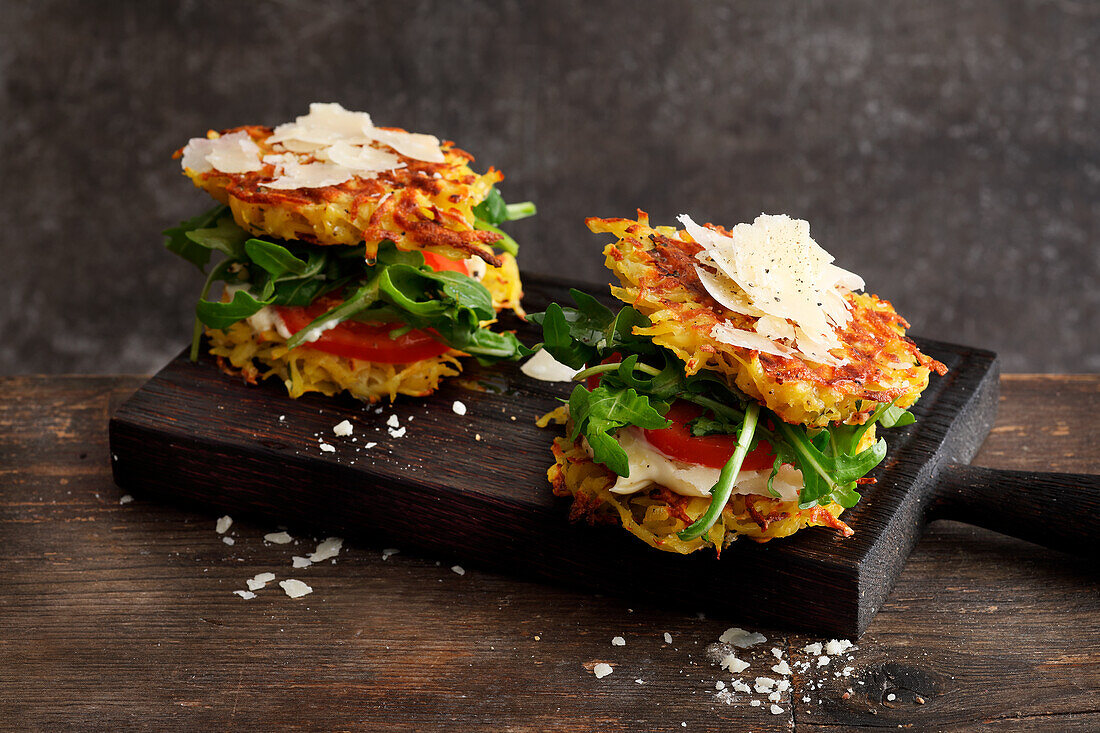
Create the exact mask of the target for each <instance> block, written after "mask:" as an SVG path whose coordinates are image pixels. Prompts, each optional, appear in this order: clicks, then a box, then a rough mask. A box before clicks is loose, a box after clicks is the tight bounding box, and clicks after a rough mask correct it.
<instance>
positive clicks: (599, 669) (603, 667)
mask: <svg viewBox="0 0 1100 733" xmlns="http://www.w3.org/2000/svg"><path fill="white" fill-rule="evenodd" d="M614 671H615V670H614V669H612V668H611V665H610V664H608V663H607V662H600V663H599V664H597V665H596V666H595V667H593V668H592V674H594V675H596V679H603V678H604V677H606V676H607V675H609V674H611V673H612V672H614Z"/></svg>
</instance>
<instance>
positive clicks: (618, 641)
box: [611, 636, 626, 646]
mask: <svg viewBox="0 0 1100 733" xmlns="http://www.w3.org/2000/svg"><path fill="white" fill-rule="evenodd" d="M611 646H626V639H624V638H623V637H621V636H616V637H613V638H612V639H611Z"/></svg>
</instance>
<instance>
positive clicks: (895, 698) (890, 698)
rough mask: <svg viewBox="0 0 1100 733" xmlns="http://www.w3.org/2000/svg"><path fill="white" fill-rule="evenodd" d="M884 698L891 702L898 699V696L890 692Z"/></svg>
mask: <svg viewBox="0 0 1100 733" xmlns="http://www.w3.org/2000/svg"><path fill="white" fill-rule="evenodd" d="M886 699H887V700H889V701H890V702H893V701H894V700H897V699H898V696H897V695H895V694H894V693H892V692H891V693H890V694H889V695H887V696H886Z"/></svg>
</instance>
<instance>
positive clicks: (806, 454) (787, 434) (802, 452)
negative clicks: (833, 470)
mask: <svg viewBox="0 0 1100 733" xmlns="http://www.w3.org/2000/svg"><path fill="white" fill-rule="evenodd" d="M778 428H779V432H781V433H782V434H783V437H784V438H785V439H786V441H787V443H788V444H790V446H791V447H792V448H794V449H795V451H796V452H797V453H798V454H799V456H801V458H802V460H804V461H805V462H806V464H807V465H809V466H811V467H812V468H813V469H814V472H815V473H816V474H817V475H818V476H820V477H821V478H822V479H823V480H824V481H825V485H826V486H828V487H829V490H830V491H833V490H835V489H836V481H834V480H833V477H832V476H830V475H829V472H828V471H827V470H826V469H825V467H824V466H822V465H821V464H820V463H818V461H817V459H816V458H814V456H813V454H812V453H810V451H808V450H806V447H805V446H804V445H803V443H802V441H800V440H799V439H798V438H797V437H796V436H795V434H794V428H792V427H791V426H790V425H788V424H787V423H785V422H780V423H779V425H778Z"/></svg>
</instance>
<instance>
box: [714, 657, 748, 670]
mask: <svg viewBox="0 0 1100 733" xmlns="http://www.w3.org/2000/svg"><path fill="white" fill-rule="evenodd" d="M720 666H721V667H722V669H728V670H729V671H730V672H731V673H732V674H741V673H742V672H744V671H745V670H746V669H748V668H749V663H748V662H745V661H743V660H741V659H738V658H737V657H735V656H734V655H732V654H727V655H726V656H724V657H722V661H721V662H720Z"/></svg>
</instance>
